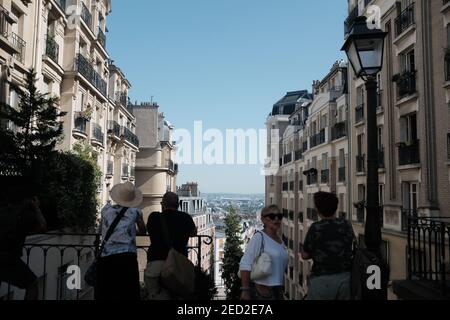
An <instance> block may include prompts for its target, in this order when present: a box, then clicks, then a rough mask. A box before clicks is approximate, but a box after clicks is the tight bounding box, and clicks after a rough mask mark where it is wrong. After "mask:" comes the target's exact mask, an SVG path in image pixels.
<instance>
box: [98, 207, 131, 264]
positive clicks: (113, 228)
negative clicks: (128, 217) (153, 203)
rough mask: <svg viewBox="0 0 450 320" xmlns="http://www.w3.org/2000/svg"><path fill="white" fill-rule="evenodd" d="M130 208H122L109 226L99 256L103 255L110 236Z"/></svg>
mask: <svg viewBox="0 0 450 320" xmlns="http://www.w3.org/2000/svg"><path fill="white" fill-rule="evenodd" d="M128 209H129V208H127V207H124V208H122V210H120V213H119V214H118V215H117V216H116V218H115V219H114V221H113V223H112V224H111V225H110V226H109V228H108V231H106V235H105V238H104V239H103V242H102V245H101V246H100V250H99V251H98V254H97V256H98V257H100V256H101V255H102V252H103V250H104V249H105V245H106V243H107V242H108V240H109V238H111V236H112V235H113V233H114V230H115V229H116V227H117V225H118V224H119V222H120V220H121V219H122V218H123V216H124V215H125V213H126V212H127V211H128Z"/></svg>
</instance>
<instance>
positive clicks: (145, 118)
mask: <svg viewBox="0 0 450 320" xmlns="http://www.w3.org/2000/svg"><path fill="white" fill-rule="evenodd" d="M131 108H132V110H133V114H134V115H135V117H136V118H137V136H138V137H139V141H140V151H139V153H138V154H137V158H136V186H137V187H139V188H140V189H141V191H142V192H143V194H144V202H143V204H142V209H143V212H144V216H145V221H147V217H148V216H149V215H150V214H151V213H152V212H155V211H158V212H160V211H161V200H162V197H163V196H164V194H165V193H166V192H167V191H171V192H177V187H176V177H177V174H178V164H177V163H176V145H175V142H174V141H173V129H174V126H173V125H171V124H170V123H169V122H168V121H167V120H166V118H165V116H164V114H163V113H161V112H160V109H159V106H158V105H157V104H156V103H141V104H134V105H132V106H131Z"/></svg>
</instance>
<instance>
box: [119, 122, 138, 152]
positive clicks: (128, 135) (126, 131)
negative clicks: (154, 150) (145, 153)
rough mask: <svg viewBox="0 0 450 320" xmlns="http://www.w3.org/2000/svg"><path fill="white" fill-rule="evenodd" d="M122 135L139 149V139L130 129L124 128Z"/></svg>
mask: <svg viewBox="0 0 450 320" xmlns="http://www.w3.org/2000/svg"><path fill="white" fill-rule="evenodd" d="M121 135H122V136H123V137H124V139H125V140H126V141H128V142H129V143H131V144H132V145H134V146H136V147H138V148H139V139H138V137H137V135H135V134H134V133H133V132H132V131H131V130H130V129H128V128H127V127H122V132H121Z"/></svg>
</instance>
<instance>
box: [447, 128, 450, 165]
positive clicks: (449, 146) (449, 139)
mask: <svg viewBox="0 0 450 320" xmlns="http://www.w3.org/2000/svg"><path fill="white" fill-rule="evenodd" d="M447 158H448V159H449V160H450V133H447Z"/></svg>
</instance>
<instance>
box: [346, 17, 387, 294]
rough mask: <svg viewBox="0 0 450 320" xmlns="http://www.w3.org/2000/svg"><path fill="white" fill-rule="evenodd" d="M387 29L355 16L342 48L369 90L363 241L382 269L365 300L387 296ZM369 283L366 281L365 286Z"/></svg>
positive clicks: (366, 292)
mask: <svg viewBox="0 0 450 320" xmlns="http://www.w3.org/2000/svg"><path fill="white" fill-rule="evenodd" d="M386 34H387V33H386V32H383V31H381V30H379V29H371V28H369V27H368V23H367V18H366V17H364V16H363V17H358V18H356V19H355V21H354V24H353V27H352V29H351V30H350V33H349V35H348V38H347V40H346V41H345V44H344V46H343V47H342V50H343V51H345V52H346V54H347V57H348V60H349V61H350V64H351V65H352V67H353V70H354V71H355V74H356V76H357V77H358V78H362V79H363V80H364V81H365V84H366V91H367V199H366V212H367V219H366V225H365V236H364V241H365V244H366V249H367V251H368V252H369V254H372V255H373V257H376V259H373V262H374V263H373V265H377V266H379V267H380V270H381V272H382V275H381V276H382V279H381V283H382V287H381V289H373V288H372V289H368V290H366V291H365V292H363V299H385V300H386V299H387V282H388V268H387V266H386V264H385V262H384V261H383V258H382V254H381V242H382V236H381V228H382V226H381V216H380V214H381V210H380V202H379V195H378V192H379V185H378V169H379V162H378V141H377V140H378V137H377V113H376V108H377V78H376V77H377V74H378V73H379V72H380V71H381V69H382V65H383V51H384V39H385V37H386ZM365 285H366V284H364V287H365Z"/></svg>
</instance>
